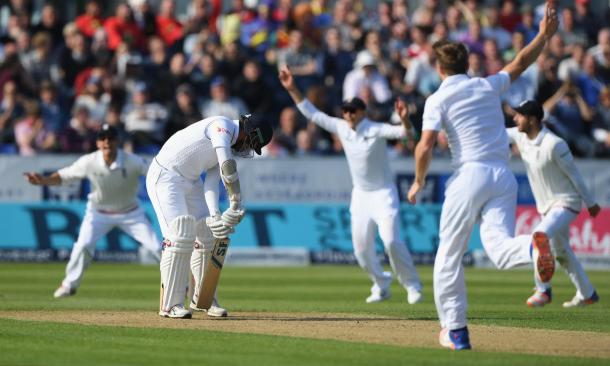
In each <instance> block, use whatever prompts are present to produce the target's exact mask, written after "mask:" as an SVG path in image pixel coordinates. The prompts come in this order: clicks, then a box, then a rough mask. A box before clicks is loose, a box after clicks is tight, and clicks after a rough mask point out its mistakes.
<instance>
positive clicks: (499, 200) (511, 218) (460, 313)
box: [408, 3, 558, 350]
mask: <svg viewBox="0 0 610 366" xmlns="http://www.w3.org/2000/svg"><path fill="white" fill-rule="evenodd" d="M546 6H547V8H546V14H545V16H544V18H543V19H542V21H541V22H540V26H539V32H538V34H537V36H536V37H535V38H534V39H533V40H532V42H531V43H530V44H529V45H527V46H526V47H525V48H524V49H522V50H521V51H520V52H519V53H518V54H517V56H516V57H515V59H514V60H513V61H512V62H511V63H509V64H508V65H506V66H505V67H504V69H502V71H500V72H499V73H498V74H495V75H491V76H489V77H486V78H480V77H474V78H470V77H468V75H467V74H466V72H467V70H468V50H467V49H466V46H465V45H464V44H461V43H454V42H448V41H439V42H437V43H435V44H434V45H433V49H434V53H435V54H436V60H437V62H436V71H437V72H438V74H439V75H440V77H441V80H442V83H441V86H440V87H439V89H438V90H437V91H436V92H435V93H434V94H432V95H431V96H430V97H428V99H427V100H426V104H425V106H424V115H423V122H422V126H423V127H422V137H421V140H420V142H419V143H418V144H417V147H416V149H415V181H414V182H413V184H412V186H411V188H410V189H409V193H408V199H409V201H410V202H411V203H415V202H416V194H417V193H418V192H419V191H420V190H421V189H422V187H423V186H424V184H425V178H426V173H427V170H428V166H429V164H430V161H431V160H432V150H433V147H434V143H435V141H436V138H437V135H438V132H439V131H440V130H441V128H442V129H444V130H445V133H446V134H447V138H448V141H449V147H450V150H451V155H452V165H453V166H454V168H455V172H454V173H453V175H452V176H451V178H450V179H449V181H448V182H447V187H446V190H445V201H444V203H443V208H442V212H441V218H440V227H439V231H440V232H439V239H440V242H439V247H438V251H437V253H436V259H435V262H434V280H433V283H434V301H435V303H436V309H437V312H438V315H439V320H440V324H441V328H442V329H441V332H440V335H439V341H440V344H441V345H442V346H444V347H448V348H451V349H455V350H459V349H470V348H471V346H470V339H469V335H468V328H467V327H466V324H467V322H466V308H467V301H466V285H465V283H464V266H463V264H462V257H463V256H464V253H465V252H466V250H467V247H468V240H469V238H470V235H471V232H472V228H473V226H474V224H475V223H477V222H479V223H480V225H481V226H480V228H481V241H482V243H483V247H484V248H485V251H486V253H487V255H488V256H489V258H490V259H491V260H492V262H493V263H494V264H495V265H496V266H497V267H498V268H501V269H504V268H512V267H515V266H517V265H521V264H526V263H531V262H532V261H533V262H534V266H535V268H536V275H537V276H538V277H539V278H540V280H541V281H542V282H548V281H550V279H551V277H552V276H553V272H554V269H555V260H554V258H553V254H552V252H551V249H550V244H549V241H548V237H547V236H546V235H545V234H544V233H542V232H536V233H534V234H533V235H532V236H529V235H523V236H519V237H516V238H514V237H513V236H514V230H515V211H516V201H517V182H516V179H515V177H514V175H513V174H512V172H511V171H510V169H509V167H508V157H509V150H508V147H509V144H508V136H507V134H506V130H505V128H504V116H503V114H502V104H501V101H500V94H502V92H504V91H506V90H507V89H508V87H509V86H510V83H511V81H514V80H515V79H517V78H518V77H519V75H521V74H522V73H523V71H525V69H527V67H529V66H530V65H531V64H532V63H533V62H534V61H535V60H536V58H538V55H540V52H541V51H542V49H543V47H544V45H545V43H546V41H547V40H548V39H549V38H550V37H551V36H552V35H553V33H555V31H556V30H557V26H558V20H557V13H556V9H555V6H554V5H553V4H552V3H547V5H546Z"/></svg>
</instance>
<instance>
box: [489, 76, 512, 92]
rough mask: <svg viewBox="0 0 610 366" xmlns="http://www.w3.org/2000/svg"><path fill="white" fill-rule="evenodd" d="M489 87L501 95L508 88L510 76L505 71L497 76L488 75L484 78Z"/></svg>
mask: <svg viewBox="0 0 610 366" xmlns="http://www.w3.org/2000/svg"><path fill="white" fill-rule="evenodd" d="M485 80H487V82H489V84H490V85H491V87H492V88H493V90H494V91H495V92H496V93H497V94H498V95H500V94H502V93H504V92H505V91H507V90H508V88H509V87H510V75H508V73H507V72H506V71H500V72H499V73H497V74H494V75H490V76H488V77H486V78H485Z"/></svg>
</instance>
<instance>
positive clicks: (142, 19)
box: [129, 0, 157, 38]
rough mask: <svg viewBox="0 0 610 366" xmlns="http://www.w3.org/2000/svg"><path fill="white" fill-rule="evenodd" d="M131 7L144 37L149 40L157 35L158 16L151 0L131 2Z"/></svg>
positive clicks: (131, 0) (134, 0)
mask: <svg viewBox="0 0 610 366" xmlns="http://www.w3.org/2000/svg"><path fill="white" fill-rule="evenodd" d="M129 6H130V7H131V10H132V12H133V20H134V22H135V24H137V26H138V28H139V29H140V31H141V32H142V33H143V34H144V37H146V38H148V37H152V36H154V35H156V34H157V22H156V15H155V12H154V9H153V8H152V7H151V6H150V3H149V0H129Z"/></svg>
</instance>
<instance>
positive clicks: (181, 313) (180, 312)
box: [159, 305, 193, 319]
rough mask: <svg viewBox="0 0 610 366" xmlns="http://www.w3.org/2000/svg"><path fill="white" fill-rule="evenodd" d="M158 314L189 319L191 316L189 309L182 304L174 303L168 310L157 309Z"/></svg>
mask: <svg viewBox="0 0 610 366" xmlns="http://www.w3.org/2000/svg"><path fill="white" fill-rule="evenodd" d="M159 315H160V316H163V317H166V318H174V319H190V318H192V317H193V314H191V312H190V311H188V310H186V309H185V308H184V306H182V305H174V306H172V308H171V309H169V311H163V310H161V311H159Z"/></svg>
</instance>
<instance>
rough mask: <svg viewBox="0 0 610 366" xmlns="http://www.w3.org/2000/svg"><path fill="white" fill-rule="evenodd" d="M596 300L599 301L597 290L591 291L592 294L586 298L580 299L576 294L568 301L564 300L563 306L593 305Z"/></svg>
mask: <svg viewBox="0 0 610 366" xmlns="http://www.w3.org/2000/svg"><path fill="white" fill-rule="evenodd" d="M596 302H599V296H598V295H597V291H593V295H591V297H590V298H588V299H582V298H581V297H579V296H578V295H576V296H574V298H573V299H572V300H570V301H566V302H564V303H563V307H564V308H576V307H581V306H587V305H593V304H595V303H596Z"/></svg>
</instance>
